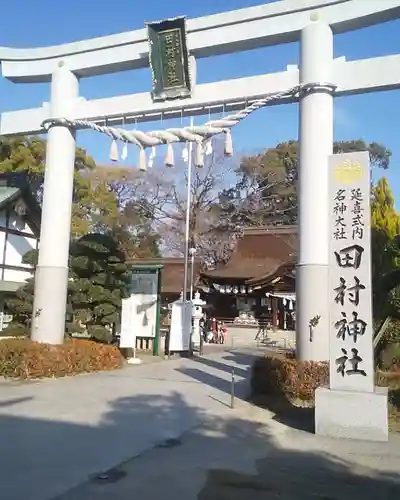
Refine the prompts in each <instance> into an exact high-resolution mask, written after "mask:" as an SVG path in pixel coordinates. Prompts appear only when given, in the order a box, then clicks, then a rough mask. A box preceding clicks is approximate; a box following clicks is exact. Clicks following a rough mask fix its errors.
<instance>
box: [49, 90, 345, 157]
mask: <svg viewBox="0 0 400 500" xmlns="http://www.w3.org/2000/svg"><path fill="white" fill-rule="evenodd" d="M318 89H323V90H324V91H325V92H334V90H335V89H336V86H335V85H333V84H331V83H308V84H303V85H296V86H295V87H292V88H290V89H288V90H284V91H281V92H276V93H274V94H269V95H267V96H266V97H264V98H263V99H258V100H256V101H254V102H253V103H252V104H250V105H249V106H247V107H246V108H245V109H243V110H241V111H238V112H237V113H234V114H231V115H228V116H226V117H224V118H222V119H219V120H210V121H208V122H206V123H205V124H204V125H201V126H192V127H182V128H168V129H165V130H154V131H151V132H142V131H140V130H124V129H122V128H116V127H108V126H106V125H97V124H96V123H93V122H90V121H88V120H69V119H67V118H50V119H47V120H44V122H43V123H42V127H43V128H44V129H45V130H46V132H47V131H48V130H49V129H50V128H51V127H52V126H55V125H65V126H68V127H71V128H86V129H92V130H94V131H96V132H101V133H103V134H106V135H108V136H109V137H111V138H112V139H113V140H115V141H117V140H120V141H123V142H126V143H131V144H135V145H136V146H138V147H139V148H140V149H141V153H144V149H145V148H147V147H154V146H159V145H162V144H168V145H169V146H171V144H172V143H175V142H188V141H190V142H196V143H197V146H198V150H200V149H201V146H202V143H203V142H204V141H206V140H208V139H210V138H211V137H213V136H214V135H217V134H220V133H223V132H224V133H225V134H226V136H227V139H228V140H227V142H230V143H231V137H230V131H231V128H232V127H234V126H235V125H237V124H238V123H239V122H240V121H242V120H243V119H244V118H247V117H248V116H249V115H250V114H251V113H254V111H257V110H258V109H260V108H263V107H264V106H266V105H267V104H268V103H270V102H271V101H275V100H278V99H282V98H283V97H289V98H290V97H298V96H300V94H301V93H308V92H310V91H311V92H312V91H314V90H318ZM227 149H230V152H227ZM199 154H200V155H201V152H200V153H199ZM226 154H227V155H229V154H232V145H230V147H228V148H226ZM199 164H200V166H201V160H199Z"/></svg>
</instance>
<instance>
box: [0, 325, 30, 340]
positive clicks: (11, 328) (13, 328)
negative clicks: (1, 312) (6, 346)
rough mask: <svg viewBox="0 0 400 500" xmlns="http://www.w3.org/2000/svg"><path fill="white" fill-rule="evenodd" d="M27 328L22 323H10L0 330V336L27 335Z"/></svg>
mask: <svg viewBox="0 0 400 500" xmlns="http://www.w3.org/2000/svg"><path fill="white" fill-rule="evenodd" d="M28 335H29V330H28V328H27V326H26V325H23V324H22V323H13V322H12V323H10V324H9V325H8V326H7V328H5V329H4V330H2V331H1V332H0V337H27V336H28Z"/></svg>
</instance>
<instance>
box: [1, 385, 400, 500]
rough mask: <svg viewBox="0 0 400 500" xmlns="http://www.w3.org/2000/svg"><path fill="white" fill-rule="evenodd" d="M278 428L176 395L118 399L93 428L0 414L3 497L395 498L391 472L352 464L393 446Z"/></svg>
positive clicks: (381, 462)
mask: <svg viewBox="0 0 400 500" xmlns="http://www.w3.org/2000/svg"><path fill="white" fill-rule="evenodd" d="M210 382H212V383H215V381H214V379H212V380H210ZM60 419H61V417H60ZM201 423H202V425H201V426H199V425H200V424H201ZM275 425H276V424H275ZM275 432H276V431H275V430H274V429H273V426H272V427H271V426H269V425H267V423H266V421H265V420H263V421H261V422H256V421H251V420H250V419H246V418H243V417H242V418H240V417H239V416H238V414H237V413H235V412H231V413H230V412H229V413H225V414H223V415H222V416H220V417H219V416H216V415H211V414H205V413H203V412H202V410H200V409H199V408H196V407H191V406H189V405H188V404H187V403H186V401H185V399H184V398H183V397H182V395H181V394H179V393H172V394H171V395H165V396H160V395H150V394H149V395H146V396H143V395H141V396H136V397H124V398H120V399H117V400H116V401H114V402H110V406H109V409H108V411H107V412H106V413H105V414H104V415H103V416H102V418H100V419H99V421H98V424H97V425H96V426H90V427H89V426H85V425H79V424H77V423H76V424H74V423H66V422H54V421H44V420H37V419H34V418H29V416H26V417H17V416H15V415H14V416H5V415H0V438H1V449H2V453H1V455H0V497H1V498H4V499H7V500H20V499H21V498H29V500H50V499H56V498H57V499H58V500H88V499H90V498H96V500H105V499H107V500H108V499H110V498H114V499H118V500H122V499H130V498H145V499H146V500H156V499H157V500H158V499H160V498H165V494H166V492H167V491H168V495H167V497H168V498H175V497H180V498H182V500H183V499H185V500H191V499H196V498H198V499H199V500H214V499H215V500H225V499H226V500H228V499H229V500H258V499H261V498H263V499H268V498H283V499H291V500H294V499H296V500H299V499H300V500H302V499H313V498H315V499H320V500H322V499H323V500H333V499H338V500H345V499H349V500H358V499H363V500H369V499H371V500H372V499H378V498H379V499H382V498H384V499H386V498H393V499H394V498H399V493H400V489H399V486H400V477H399V474H398V473H384V472H379V471H378V470H376V468H375V469H373V468H369V467H365V466H362V465H357V464H356V461H357V460H358V458H359V457H361V458H362V455H363V454H366V453H368V457H369V460H370V463H371V457H375V460H376V463H377V464H378V466H379V467H381V468H384V467H385V465H388V467H389V465H390V464H389V462H387V464H386V463H385V461H389V459H390V460H392V459H393V456H394V455H393V452H390V453H392V456H391V457H390V453H389V451H390V449H389V448H388V447H389V445H390V444H380V445H376V446H375V447H374V448H373V449H372V451H371V450H370V448H369V447H368V446H367V444H366V443H361V445H360V443H356V442H353V443H349V442H347V441H344V442H342V446H343V447H344V449H345V451H344V452H343V451H342V452H341V453H339V452H337V453H336V454H333V452H332V451H331V448H330V446H325V448H326V449H325V450H323V449H316V443H317V442H318V441H317V438H316V437H314V436H309V435H307V434H304V433H296V432H294V431H290V430H288V432H289V433H293V435H292V434H290V439H289V440H287V442H288V443H290V446H289V448H288V447H287V446H282V445H281V444H279V443H278V442H277V441H276V439H275V438H276V435H275ZM280 432H281V434H282V433H283V431H282V430H281V431H280ZM298 440H300V443H298ZM303 442H304V443H305V444H302V443H303ZM337 443H338V442H335V443H334V444H335V446H334V447H333V448H337V446H336V445H337ZM296 444H297V448H299V449H295V445H296ZM313 448H314V451H308V450H309V449H311V450H313ZM327 450H328V451H327ZM388 450H389V451H388ZM346 457H347V458H346ZM397 459H398V460H399V461H400V453H398V454H397ZM16 471H18V476H16V475H15V473H16ZM100 472H103V475H102V476H100V477H99V476H98V474H99V473H100ZM93 475H96V476H93ZM110 477H111V478H114V480H113V481H108V479H107V478H110Z"/></svg>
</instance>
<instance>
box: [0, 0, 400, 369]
mask: <svg viewBox="0 0 400 500" xmlns="http://www.w3.org/2000/svg"><path fill="white" fill-rule="evenodd" d="M398 17H400V0H385V1H382V0H369V1H365V0H304V1H299V0H284V1H280V2H276V3H271V4H267V5H262V6H258V7H251V8H247V9H241V10H236V11H231V12H226V13H222V14H217V15H212V16H206V17H202V18H198V19H192V20H189V21H188V23H187V27H188V47H189V50H190V54H191V55H192V56H193V57H194V58H201V57H208V56H212V55H216V54H222V53H231V52H237V51H240V50H247V49H251V48H256V47H261V46H266V45H277V44H280V43H286V42H293V41H296V40H299V39H300V69H299V68H297V67H296V66H288V67H287V68H286V70H285V71H282V72H280V73H273V74H265V75H260V76H253V77H248V78H239V79H233V80H229V81H221V82H214V83H209V84H202V85H197V86H196V87H195V88H194V91H193V93H192V97H191V98H189V99H185V100H174V101H166V102H157V103H153V101H152V99H151V95H150V93H138V94H133V95H127V96H119V97H113V98H107V99H95V100H91V101H86V100H85V98H84V97H80V96H79V79H80V78H84V77H88V76H95V75H100V74H105V73H112V72H118V71H123V70H128V69H135V68H140V67H146V66H148V64H149V60H148V57H149V53H148V42H147V32H146V30H145V29H140V30H136V31H132V32H128V33H122V34H119V35H112V36H106V37H102V38H96V39H92V40H86V41H81V42H75V43H69V44H65V45H59V46H54V47H48V48H36V49H9V48H0V61H1V66H2V73H3V76H4V77H5V78H8V79H9V80H11V81H13V82H15V83H36V82H51V100H50V103H43V105H42V106H41V107H39V108H34V109H27V110H21V111H12V112H5V113H2V115H1V127H0V133H1V134H3V135H10V136H12V135H22V134H34V133H42V132H43V131H44V129H43V127H42V123H43V122H44V121H45V120H50V122H51V121H53V124H52V125H53V126H51V127H50V128H49V130H48V142H47V152H46V173H45V183H44V198H43V212H42V224H41V235H40V251H39V261H38V266H37V269H36V279H35V302H34V318H35V320H34V321H33V322H32V323H33V327H32V338H33V339H35V340H38V341H43V342H49V343H54V344H57V343H61V342H62V341H63V337H64V328H65V309H66V294H67V277H68V249H69V237H70V223H71V199H72V188H73V170H74V158H75V130H76V129H79V128H83V127H84V123H86V122H92V123H96V122H97V123H104V120H105V119H107V120H108V121H109V122H110V123H111V122H112V123H113V125H114V124H115V125H118V124H120V123H124V124H129V123H132V122H143V121H152V120H156V119H158V118H159V117H160V116H161V115H163V116H164V117H165V118H173V117H177V116H181V115H182V114H183V116H187V115H194V114H208V112H209V109H210V108H214V107H215V106H218V105H219V106H221V107H222V105H223V106H224V107H225V109H226V110H227V111H235V110H240V109H243V107H244V103H245V102H249V101H250V102H251V101H252V100H257V99H261V98H264V97H265V96H267V95H270V94H274V93H277V94H279V95H278V96H277V98H275V99H273V100H271V102H270V103H269V104H282V103H287V102H293V101H294V100H295V99H296V98H297V97H298V98H299V100H300V124H299V131H300V133H299V139H300V169H299V177H300V179H299V218H298V224H299V251H298V266H297V277H296V294H297V332H296V337H297V348H298V357H299V359H315V360H326V359H329V353H328V348H329V339H328V332H329V325H328V323H329V303H328V220H329V215H328V163H327V157H328V155H330V154H331V153H332V146H333V97H334V96H342V95H350V94H357V93H365V92H374V91H379V90H390V89H395V88H400V55H391V56H385V57H377V58H374V59H365V60H360V61H350V62H347V61H346V60H345V58H343V57H341V58H338V59H334V57H333V34H334V33H342V32H345V31H349V30H354V29H358V28H362V27H365V26H369V25H373V24H377V23H382V22H385V21H388V20H391V19H396V18H398ZM299 85H300V87H299ZM294 88H297V89H299V92H298V93H296V94H295V93H293V92H285V91H289V90H290V89H294ZM76 120H81V123H80V124H79V123H78V122H76ZM48 123H49V122H48ZM316 315H319V316H320V317H321V320H320V322H319V324H318V326H317V327H316V328H315V334H314V339H313V342H310V340H309V321H310V318H313V317H314V316H316Z"/></svg>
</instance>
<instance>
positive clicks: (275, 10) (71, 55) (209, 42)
mask: <svg viewBox="0 0 400 500" xmlns="http://www.w3.org/2000/svg"><path fill="white" fill-rule="evenodd" d="M313 13H318V14H321V17H322V18H323V20H324V21H325V22H326V23H328V24H329V25H330V26H331V28H332V30H333V32H334V33H343V32H346V31H351V30H354V29H359V28H363V27H366V26H371V25H373V24H378V23H382V22H384V21H388V20H391V19H395V18H397V17H400V2H399V1H398V0H368V1H365V0H284V1H280V2H274V3H269V4H266V5H260V6H257V7H250V8H246V9H239V10H235V11H231V12H225V13H222V14H215V15H212V16H204V17H199V18H196V19H191V20H188V24H187V29H188V44H189V47H190V51H191V53H192V54H193V55H194V56H195V57H196V58H200V57H207V56H213V55H217V54H227V53H231V52H237V51H240V50H248V49H253V48H257V47H263V46H267V45H276V44H279V43H287V42H293V41H296V40H298V39H299V36H300V31H301V29H302V28H304V27H305V26H306V25H307V24H308V23H309V21H310V15H312V14H313ZM148 55H149V51H148V42H147V32H146V29H139V30H135V31H130V32H127V33H121V34H118V35H111V36H105V37H101V38H93V39H91V40H85V41H79V42H73V43H68V44H63V45H58V46H53V47H44V48H34V49H10V48H0V61H1V64H2V72H3V76H4V77H5V78H8V79H10V80H12V81H14V82H45V81H50V79H51V74H52V73H53V71H54V69H55V67H56V65H57V62H58V61H59V60H60V59H63V60H66V59H68V68H69V69H70V70H71V71H73V72H74V73H76V74H77V75H78V76H80V77H84V76H85V77H86V76H95V75H100V74H104V73H112V72H116V71H123V70H128V69H134V68H142V67H146V66H147V65H148Z"/></svg>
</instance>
